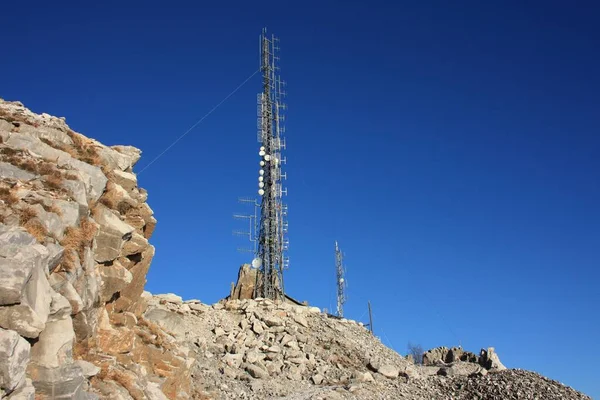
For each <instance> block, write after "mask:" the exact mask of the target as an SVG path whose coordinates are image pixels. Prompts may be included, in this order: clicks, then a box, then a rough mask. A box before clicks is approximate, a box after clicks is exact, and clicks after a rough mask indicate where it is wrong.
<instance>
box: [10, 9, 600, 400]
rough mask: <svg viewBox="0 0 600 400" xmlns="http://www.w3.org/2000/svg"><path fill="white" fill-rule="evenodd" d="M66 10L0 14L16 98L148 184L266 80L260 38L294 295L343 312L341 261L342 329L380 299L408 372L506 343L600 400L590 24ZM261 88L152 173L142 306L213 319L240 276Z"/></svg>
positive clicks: (523, 16) (507, 356)
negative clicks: (269, 74) (118, 149)
mask: <svg viewBox="0 0 600 400" xmlns="http://www.w3.org/2000/svg"><path fill="white" fill-rule="evenodd" d="M124 3H127V5H125V4H124ZM451 3H452V4H451ZM61 4H62V5H58V4H56V3H50V2H39V3H36V2H28V3H27V4H24V3H22V2H21V3H18V2H9V3H7V4H4V5H3V6H2V15H3V18H2V38H3V40H2V42H3V46H2V47H3V50H2V57H1V62H0V76H2V79H1V81H0V96H1V97H3V98H5V99H10V100H20V101H22V102H24V103H25V105H27V106H28V107H30V108H31V109H33V110H34V111H36V112H48V113H51V114H54V115H59V116H65V117H67V121H68V122H69V124H70V125H71V127H73V128H74V129H75V130H77V131H80V132H83V133H85V134H86V135H87V136H91V137H94V138H96V139H98V140H100V141H102V142H103V143H105V144H130V145H134V146H136V147H139V148H141V149H142V150H143V153H144V157H143V158H142V160H141V161H140V163H139V164H138V167H137V170H138V171H140V170H141V169H142V168H144V166H146V165H147V164H148V163H149V162H150V161H151V160H152V159H153V158H154V157H155V156H157V155H158V154H160V153H161V152H162V151H163V150H164V149H165V148H166V147H167V146H168V145H169V144H171V143H172V142H173V141H174V140H175V139H176V138H177V137H178V136H179V135H181V134H182V133H183V132H185V131H186V130H187V129H188V128H189V127H190V126H191V125H192V124H194V123H195V122H196V121H197V120H198V119H199V118H201V117H202V116H203V115H204V114H205V113H206V112H207V111H209V110H210V109H211V108H212V107H214V106H215V105H216V104H217V103H219V102H220V101H221V100H222V99H223V98H224V97H225V96H226V95H227V94H229V93H230V92H231V91H232V90H233V89H234V88H235V87H236V86H237V85H239V84H240V83H241V82H242V81H243V80H244V79H246V78H247V77H248V76H250V75H251V74H252V73H253V72H254V71H255V70H256V69H257V67H258V54H257V51H258V35H259V33H260V30H261V28H262V27H263V26H267V27H268V28H269V30H270V31H271V32H274V33H276V34H277V35H278V36H279V37H280V38H281V57H282V58H281V68H282V75H283V76H284V78H285V79H286V80H287V82H288V93H289V97H288V104H289V113H288V124H287V128H288V135H287V139H288V152H287V157H288V161H289V163H288V168H287V171H288V176H289V180H288V187H289V196H288V198H287V202H288V204H289V209H290V218H289V219H290V235H289V237H290V242H291V248H290V258H291V268H290V270H289V271H288V273H287V275H286V288H287V289H288V291H289V293H290V294H291V295H292V296H294V297H296V298H298V299H301V300H308V301H309V302H310V303H311V304H314V305H317V306H320V307H323V308H325V307H326V308H329V309H334V307H335V297H334V290H335V280H334V254H333V245H334V240H338V241H339V242H340V245H341V246H342V248H343V250H344V252H345V254H346V265H347V270H348V275H347V280H348V282H349V290H348V297H349V300H348V303H347V305H346V315H347V316H348V317H350V318H354V319H360V320H362V321H366V320H367V315H366V303H367V300H371V302H372V304H373V309H374V317H375V324H374V325H375V330H376V333H377V335H378V336H379V337H380V338H381V340H382V341H383V342H384V343H386V344H388V345H389V346H392V347H394V348H395V349H396V350H398V351H399V352H401V353H404V352H405V351H406V345H407V342H409V341H412V342H415V343H420V344H422V345H423V347H425V348H430V347H435V346H440V345H446V346H453V345H457V344H459V343H461V344H462V345H463V347H465V348H467V349H469V350H472V351H478V350H479V348H481V347H487V346H495V347H496V349H497V351H498V352H499V354H500V356H501V359H502V361H503V362H504V363H505V364H506V365H507V366H509V367H515V368H517V367H518V368H524V369H530V370H535V371H538V372H540V373H542V374H544V375H547V376H549V377H551V378H553V379H557V380H559V381H562V382H564V383H566V384H569V385H572V386H574V387H575V388H577V389H579V390H582V391H584V392H586V393H588V394H590V395H592V396H594V397H598V396H600V386H599V385H598V381H597V377H596V375H597V374H596V370H597V365H596V364H597V360H598V359H599V358H600V350H599V349H600V347H598V343H597V340H598V338H599V337H600V332H599V331H600V317H599V315H600V314H599V312H598V306H599V305H600V290H598V280H599V278H600V269H599V267H600V211H599V204H600V183H599V182H600V162H599V153H600V138H599V130H600V96H599V95H598V93H600V76H599V74H598V71H600V56H599V52H598V48H599V46H600V40H599V39H600V33H599V32H598V27H597V21H598V17H599V16H600V12H599V11H600V10H599V8H598V5H597V4H593V3H592V2H588V3H586V2H573V3H569V4H567V3H564V2H553V1H544V2H533V1H532V2H516V1H514V2H475V1H473V2H462V3H459V2H444V1H427V2H425V1H424V2H394V3H392V2H388V3H386V2H377V1H371V2H368V3H366V2H365V3H359V2H352V1H346V2H327V1H326V2H308V1H305V2H294V3H291V2H288V3H285V2H263V3H257V2H220V3H219V4H218V5H215V4H214V3H213V2H187V3H184V2H178V1H173V2H169V3H164V2H161V3H159V2H148V1H145V2H139V3H134V2H119V3H117V2H111V1H107V2H96V3H93V5H92V3H90V4H89V5H87V4H86V5H82V4H85V3H81V2H70V3H69V2H61ZM165 4H168V5H165ZM259 90H260V81H259V79H258V76H255V77H254V78H253V79H252V80H250V81H249V82H248V83H247V84H246V85H245V86H243V87H242V88H241V89H240V90H239V91H238V92H237V93H236V94H235V95H234V96H232V97H231V98H230V99H229V100H228V101H227V102H225V103H224V104H223V105H222V106H221V107H219V108H218V109H217V110H216V111H215V112H214V113H213V114H211V115H210V116H209V117H208V118H206V120H204V121H203V122H202V123H201V124H199V125H198V126H197V127H196V128H195V129H194V130H193V131H192V132H190V134H189V135H187V136H186V137H185V138H184V139H183V140H182V141H181V142H179V143H178V144H177V145H176V146H174V147H173V148H172V149H171V150H170V151H168V152H167V153H165V154H164V156H162V157H161V158H160V159H159V160H157V161H156V162H155V163H154V164H152V165H151V166H150V167H149V168H148V169H146V170H145V171H144V172H143V173H142V174H140V176H139V180H140V184H141V185H142V186H143V187H145V188H147V189H148V191H149V193H150V197H149V204H150V205H151V207H152V208H153V209H154V210H155V213H156V217H157V218H158V221H159V224H158V227H157V231H156V233H155V235H154V236H153V238H152V243H153V244H154V245H155V246H156V248H157V254H156V257H155V260H154V262H153V264H152V268H151V270H150V274H149V276H148V279H149V281H148V285H147V288H148V289H149V290H150V291H152V292H154V293H159V292H175V293H178V294H181V295H182V296H183V297H184V298H199V299H201V300H203V301H205V302H215V301H217V300H219V299H220V298H222V297H223V296H225V295H226V294H227V293H228V290H229V284H230V282H231V281H233V280H234V279H235V278H236V274H237V269H238V266H239V265H240V264H241V263H243V262H245V261H248V259H247V256H245V255H244V254H240V253H237V252H236V248H237V247H239V246H241V245H243V244H244V243H243V241H242V240H241V239H239V238H236V237H234V236H232V234H231V232H232V230H233V229H240V228H242V226H241V225H240V224H239V223H237V222H236V221H234V220H233V219H232V217H231V216H232V214H233V213H234V212H239V211H246V210H245V209H244V207H243V206H241V205H239V204H237V201H236V199H237V198H238V197H239V196H252V195H253V194H254V193H255V189H256V174H257V163H258V156H257V148H258V143H256V132H255V126H256V121H255V113H256V106H255V102H256V93H257V92H258V91H259ZM248 211H249V210H248Z"/></svg>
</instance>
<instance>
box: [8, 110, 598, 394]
mask: <svg viewBox="0 0 600 400" xmlns="http://www.w3.org/2000/svg"><path fill="white" fill-rule="evenodd" d="M139 158H140V151H139V150H138V149H136V148H133V147H129V146H111V147H108V146H105V145H102V144H101V143H98V142H97V141H95V140H92V139H89V138H86V137H85V136H82V135H80V134H78V133H76V132H74V131H72V130H71V129H70V128H69V127H68V126H67V125H66V124H65V121H64V119H62V118H56V117H52V116H49V115H47V114H41V115H38V114H34V113H32V112H31V111H29V110H27V109H26V108H25V107H24V106H23V105H22V104H20V103H18V102H5V101H2V100H0V398H1V399H5V398H6V399H11V400H23V399H34V398H35V399H94V398H102V399H122V400H130V399H135V400H139V399H152V400H161V399H167V398H168V399H265V398H280V399H290V400H293V399H346V398H355V399H440V400H441V399H534V398H537V399H589V398H588V397H586V396H585V395H583V394H581V393H578V392H576V391H574V390H573V389H570V388H568V387H566V386H564V385H562V384H560V383H558V382H555V381H551V380H549V379H546V378H544V377H541V376H539V375H537V374H535V373H532V372H527V371H521V370H507V369H506V368H505V367H504V366H503V365H502V363H501V362H500V360H499V358H498V356H497V354H496V353H495V352H494V350H493V349H492V348H488V349H483V350H482V351H481V352H480V353H478V354H474V353H470V352H465V351H464V350H463V349H461V348H451V349H448V348H437V349H433V350H430V351H428V352H426V353H425V354H424V356H423V360H424V363H423V365H415V364H414V363H413V362H412V361H411V360H410V359H408V358H405V357H402V356H400V355H399V354H397V353H396V352H394V351H393V350H391V349H389V348H387V347H385V346H384V345H383V344H381V343H380V342H379V340H378V339H377V338H376V337H374V336H373V335H371V334H370V332H369V331H368V330H367V329H365V327H364V326H362V324H360V323H357V322H355V321H351V320H345V319H338V318H335V317H332V316H330V315H328V314H325V313H322V312H321V311H320V310H319V309H318V308H315V307H308V306H306V305H302V304H299V303H297V302H293V301H291V299H290V302H282V303H273V302H271V301H270V300H264V299H254V300H252V299H249V297H251V295H252V292H253V285H254V280H255V279H253V278H252V277H253V276H254V275H253V274H254V273H255V272H256V271H254V270H251V269H250V268H249V267H248V266H244V267H242V269H241V270H240V276H239V280H238V284H237V285H235V286H234V287H233V288H232V291H231V294H230V296H229V299H226V300H223V301H222V302H219V303H217V304H214V305H206V304H202V303H201V302H200V301H197V300H189V301H185V302H184V301H183V300H182V299H181V298H180V297H178V296H176V295H173V294H168V295H156V296H153V295H151V294H150V293H148V292H145V291H144V284H145V282H146V274H147V272H148V268H149V266H150V263H151V261H152V257H153V255H154V247H153V246H152V245H150V244H149V243H148V239H149V238H150V236H151V235H152V232H153V231H154V227H155V225H156V220H155V219H154V217H153V216H152V214H153V213H152V210H151V209H150V207H149V206H148V204H147V203H146V200H147V194H146V192H145V191H144V190H143V189H141V188H139V187H138V185H137V180H136V176H135V174H134V173H133V169H132V168H133V166H134V165H135V163H136V162H137V161H138V160H139Z"/></svg>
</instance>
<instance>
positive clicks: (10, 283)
mask: <svg viewBox="0 0 600 400" xmlns="http://www.w3.org/2000/svg"><path fill="white" fill-rule="evenodd" d="M48 258H49V252H48V250H47V249H46V248H45V247H44V246H42V245H40V244H38V243H37V241H36V239H35V238H34V237H33V236H31V235H30V234H29V233H27V232H25V231H24V230H23V229H22V228H14V227H8V226H6V225H4V224H0V306H2V305H9V304H18V303H20V302H21V296H22V292H23V290H24V289H25V285H26V284H27V282H28V281H29V278H30V277H31V274H32V271H33V270H34V268H41V269H42V270H47V268H48Z"/></svg>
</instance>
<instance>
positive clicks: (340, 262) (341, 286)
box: [335, 240, 346, 318]
mask: <svg viewBox="0 0 600 400" xmlns="http://www.w3.org/2000/svg"><path fill="white" fill-rule="evenodd" d="M335 270H336V283H337V316H338V317H340V318H341V317H343V316H344V303H345V302H346V278H345V277H344V275H345V274H346V270H345V268H344V256H343V254H342V250H340V247H339V246H338V242H337V240H336V241H335Z"/></svg>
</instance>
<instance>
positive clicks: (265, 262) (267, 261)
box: [252, 28, 289, 300]
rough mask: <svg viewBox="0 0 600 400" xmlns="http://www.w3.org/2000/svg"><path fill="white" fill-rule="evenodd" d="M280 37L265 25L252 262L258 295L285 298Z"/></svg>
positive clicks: (286, 226)
mask: <svg viewBox="0 0 600 400" xmlns="http://www.w3.org/2000/svg"><path fill="white" fill-rule="evenodd" d="M278 54H279V39H277V38H276V37H275V36H273V35H271V36H270V37H269V36H267V30H266V28H264V29H263V31H262V34H261V35H260V69H261V71H262V87H263V90H262V92H261V93H259V94H258V96H257V103H258V110H257V111H258V121H257V126H258V137H257V138H258V142H259V143H261V146H260V150H259V153H258V154H259V156H260V157H261V160H260V170H259V176H258V187H259V190H258V194H259V195H260V196H261V200H260V217H259V220H258V222H259V224H258V237H257V240H258V242H257V244H258V250H257V254H256V256H257V257H256V259H255V260H254V261H253V262H252V264H253V266H254V267H255V268H259V269H260V272H261V273H260V274H258V280H259V281H258V282H257V284H256V286H255V297H264V298H268V299H272V300H277V299H282V298H283V295H284V289H283V271H284V270H285V269H287V268H288V266H289V259H288V258H287V257H286V255H285V254H286V251H287V249H288V246H289V241H288V239H287V238H286V234H287V230H288V223H287V220H286V219H287V205H285V204H283V201H282V197H283V195H287V189H284V187H283V184H282V181H283V180H285V179H286V178H287V176H286V174H284V173H282V171H281V166H282V165H283V164H285V163H286V159H285V158H283V157H282V150H284V149H285V139H284V138H283V134H284V133H285V127H284V125H283V123H284V121H285V115H284V111H285V110H286V109H287V107H286V105H285V104H284V103H283V97H284V96H285V92H284V90H283V88H284V86H285V82H283V81H282V80H281V78H280V76H279V74H278V71H279V66H278V64H279V56H278Z"/></svg>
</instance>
